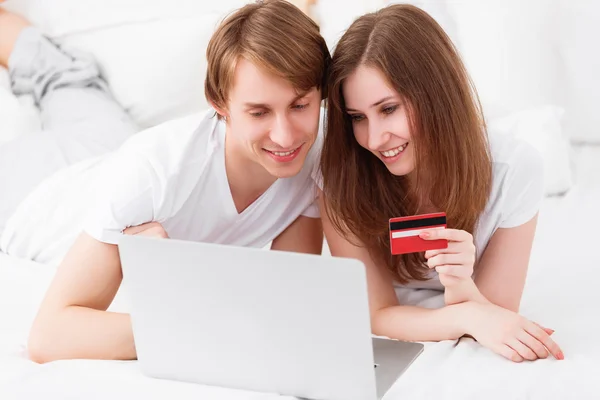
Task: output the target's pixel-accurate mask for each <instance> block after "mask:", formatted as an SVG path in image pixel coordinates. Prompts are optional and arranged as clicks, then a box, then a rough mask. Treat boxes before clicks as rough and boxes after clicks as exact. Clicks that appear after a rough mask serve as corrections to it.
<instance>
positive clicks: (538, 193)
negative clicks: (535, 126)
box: [499, 143, 544, 228]
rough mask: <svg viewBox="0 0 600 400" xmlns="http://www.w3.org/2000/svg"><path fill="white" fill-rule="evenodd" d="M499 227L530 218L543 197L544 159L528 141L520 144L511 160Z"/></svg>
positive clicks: (521, 222) (514, 224)
mask: <svg viewBox="0 0 600 400" xmlns="http://www.w3.org/2000/svg"><path fill="white" fill-rule="evenodd" d="M505 185H507V187H505V188H503V191H504V192H505V195H504V202H503V209H502V215H501V220H500V225H499V227H500V228H514V227H516V226H520V225H523V224H524V223H526V222H528V221H529V220H531V219H532V218H533V217H534V216H535V215H536V214H537V213H538V211H539V209H540V205H541V203H542V200H543V199H544V162H543V159H542V157H541V155H540V153H539V152H538V151H537V150H536V149H535V148H534V147H533V146H531V145H530V144H528V143H522V144H521V145H519V147H518V149H517V151H516V152H515V156H514V157H513V158H512V159H511V163H510V165H509V172H508V176H507V180H506V181H505Z"/></svg>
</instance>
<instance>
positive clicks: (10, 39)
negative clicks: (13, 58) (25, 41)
mask: <svg viewBox="0 0 600 400" xmlns="http://www.w3.org/2000/svg"><path fill="white" fill-rule="evenodd" d="M0 3H1V1H0ZM29 25H31V24H30V23H29V22H28V21H27V20H26V19H25V18H23V17H21V16H19V15H16V14H13V13H10V12H8V11H6V10H4V9H3V8H2V7H0V65H2V66H3V67H5V68H7V67H8V59H9V58H10V55H11V53H12V51H13V48H14V46H15V42H16V41H17V38H18V37H19V34H20V33H21V31H22V30H23V29H24V28H26V27H28V26H29Z"/></svg>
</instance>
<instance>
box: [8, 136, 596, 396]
mask: <svg viewBox="0 0 600 400" xmlns="http://www.w3.org/2000/svg"><path fill="white" fill-rule="evenodd" d="M575 151H576V157H574V159H576V160H577V163H576V166H575V167H576V168H575V171H576V176H577V181H576V184H575V185H574V187H573V188H572V189H571V190H570V191H569V192H568V193H567V194H566V195H565V196H560V197H548V198H546V199H545V201H544V204H543V208H542V212H541V216H540V222H539V228H538V234H537V236H536V240H535V243H534V250H533V255H532V260H531V266H530V272H529V275H528V280H527V285H526V289H525V293H524V297H523V303H522V313H523V314H524V315H525V316H527V317H529V318H531V319H533V320H535V321H539V322H540V323H542V324H544V325H546V326H548V327H551V328H553V329H555V330H556V333H555V334H554V337H555V340H556V341H557V342H558V343H559V344H560V345H561V346H562V348H563V350H564V353H565V360H563V361H556V360H553V359H547V360H539V361H535V362H533V363H531V362H524V363H522V364H514V363H511V362H509V361H506V360H504V359H503V358H501V357H499V356H496V355H495V354H493V353H491V352H490V351H488V350H486V349H484V348H482V347H481V346H479V345H478V344H477V343H475V342H473V341H470V340H462V341H460V343H458V344H456V343H455V342H454V341H444V342H440V343H426V346H425V351H424V352H423V354H422V355H421V356H420V357H419V358H418V359H417V361H416V362H415V364H413V365H412V366H411V367H410V369H409V370H408V371H407V372H406V374H405V375H403V376H402V377H401V378H400V379H399V380H398V381H397V382H396V384H395V385H394V387H393V388H392V389H391V391H390V392H389V393H388V395H387V396H386V397H385V399H386V400H394V399H431V398H436V399H449V398H452V399H455V398H460V399H474V400H475V399H481V398H486V399H490V398H497V399H509V398H510V399H540V400H541V399H543V400H546V399H548V398H557V399H570V398H572V399H593V398H599V397H600V380H598V379H597V377H598V374H599V373H600V363H598V361H597V360H598V359H600V344H599V343H598V341H597V329H600V319H599V318H598V304H600V291H598V290H597V288H596V285H597V284H598V282H600V254H599V253H597V252H595V251H594V249H595V246H597V242H598V237H599V234H598V232H597V229H596V227H595V224H594V223H593V222H592V220H591V219H593V216H594V213H595V212H597V207H598V204H600V176H598V175H597V174H594V172H596V171H600V147H593V146H585V147H580V148H576V149H575ZM53 271H54V267H53V266H50V265H42V264H38V263H34V262H31V261H27V260H22V259H18V258H14V257H11V256H8V255H6V254H0V321H2V329H1V330H0V399H7V400H8V399H37V398H41V397H43V398H52V399H53V398H57V399H58V398H60V399H67V398H85V399H100V398H102V399H104V398H112V399H130V398H133V397H134V396H135V398H145V399H159V398H165V397H172V398H178V399H188V398H189V399H192V398H193V399H244V400H247V399H269V398H279V396H277V395H275V394H263V393H252V392H245V391H238V390H230V389H225V388H216V387H208V386H202V385H193V384H187V383H180V382H170V381H164V380H156V379H151V378H146V377H144V376H143V375H142V374H141V373H140V371H139V369H138V368H137V363H136V362H119V361H84V360H69V361H59V362H52V363H48V364H45V365H38V364H36V363H33V362H31V361H29V360H28V359H27V357H26V354H27V353H26V348H25V344H26V340H27V331H28V329H29V325H30V323H31V321H32V319H33V317H34V315H35V312H36V308H37V305H38V304H39V302H40V301H41V299H42V296H43V294H44V290H45V288H46V287H47V285H48V284H49V282H50V280H51V278H52V274H53ZM111 309H113V310H121V311H126V310H127V302H126V300H125V297H124V296H122V295H121V294H119V295H117V298H116V299H115V302H114V303H113V305H112V306H111ZM281 398H285V397H281Z"/></svg>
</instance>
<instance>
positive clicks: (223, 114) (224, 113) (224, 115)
mask: <svg viewBox="0 0 600 400" xmlns="http://www.w3.org/2000/svg"><path fill="white" fill-rule="evenodd" d="M209 103H210V105H211V107H212V108H213V109H214V110H215V111H216V112H217V114H219V115H220V116H221V118H223V119H227V117H229V113H228V112H227V110H225V109H223V108H220V107H217V105H216V104H215V103H213V102H212V101H209Z"/></svg>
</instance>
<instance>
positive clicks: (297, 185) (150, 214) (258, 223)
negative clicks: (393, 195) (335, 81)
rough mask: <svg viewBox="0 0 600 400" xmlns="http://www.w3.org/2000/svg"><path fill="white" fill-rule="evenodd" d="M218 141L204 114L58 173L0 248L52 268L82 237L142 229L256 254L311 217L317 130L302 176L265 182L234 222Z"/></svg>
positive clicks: (219, 127)
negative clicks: (153, 227)
mask: <svg viewBox="0 0 600 400" xmlns="http://www.w3.org/2000/svg"><path fill="white" fill-rule="evenodd" d="M322 118H323V113H321V122H322ZM224 138H225V124H224V122H222V121H219V120H218V119H217V118H216V116H215V112H214V110H212V109H210V110H208V111H206V112H203V113H200V114H195V115H191V116H187V117H184V118H180V119H177V120H173V121H169V122H166V123H164V124H162V125H159V126H156V127H153V128H150V129H147V130H145V131H142V132H140V133H138V134H136V135H135V136H133V137H131V138H130V139H129V140H127V141H126V142H125V143H124V144H123V145H122V146H121V147H120V148H119V149H118V150H117V151H116V152H114V153H111V154H109V155H106V156H102V157H100V158H97V159H89V160H85V161H83V162H81V163H78V164H75V165H73V166H71V167H68V168H65V169H64V170H61V171H59V172H58V173H56V174H55V175H53V176H52V177H50V178H49V179H47V180H46V181H44V182H43V183H42V184H40V185H39V186H38V187H37V188H36V190H35V191H34V192H33V193H31V194H30V195H29V196H28V197H27V198H26V199H25V200H24V201H23V202H22V203H21V204H20V206H19V208H18V209H17V211H16V212H15V214H14V215H13V216H12V217H11V218H10V219H9V221H8V222H7V226H6V228H5V230H4V231H3V232H2V235H1V237H0V248H1V249H2V251H4V252H6V253H7V254H11V255H16V256H19V257H24V258H29V259H33V260H36V261H39V262H42V263H51V264H57V263H59V262H60V261H61V260H62V258H63V257H64V255H65V254H66V252H67V251H68V249H69V248H70V246H71V245H72V243H73V241H74V240H75V238H76V237H77V235H79V233H80V232H81V231H82V230H84V231H85V232H87V233H88V234H90V235H91V236H92V237H94V238H96V239H98V240H100V241H102V242H105V243H112V244H116V243H117V242H118V239H119V236H120V235H121V234H122V231H123V230H124V229H125V228H127V227H130V226H136V225H140V224H143V223H146V222H151V221H157V222H160V223H161V224H162V225H163V226H164V228H165V230H166V231H167V234H168V235H169V237H171V238H173V239H181V240H190V241H199V242H211V243H220V244H231V245H239V246H248V247H259V248H260V247H265V246H267V245H268V244H269V243H270V242H271V241H272V240H273V239H275V238H276V237H277V236H278V235H279V234H280V233H281V232H283V231H284V230H285V229H286V228H287V227H288V226H289V225H290V224H291V223H292V222H294V221H295V220H296V218H297V217H298V216H300V215H304V216H307V217H311V218H318V217H319V210H318V205H317V201H316V198H317V194H318V193H317V187H316V185H315V182H314V176H315V174H316V171H317V170H318V163H319V157H320V152H321V146H322V142H323V137H322V130H319V134H318V137H317V139H316V141H315V144H314V145H313V147H312V148H311V150H310V151H309V152H308V154H307V156H306V159H305V163H304V166H303V168H302V170H301V171H300V172H299V173H298V174H297V175H296V176H294V177H290V178H283V179H278V180H277V181H275V183H273V184H272V185H271V187H270V188H269V189H268V190H267V191H266V192H265V193H264V194H263V195H262V196H261V197H259V198H258V199H257V200H256V201H255V202H254V203H252V204H251V205H250V206H249V207H247V208H246V209H245V210H244V211H243V212H241V213H239V214H238V212H237V210H236V208H235V205H234V203H233V199H232V197H231V192H230V189H229V183H228V180H227V175H226V172H225V148H224V143H225V142H224Z"/></svg>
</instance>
